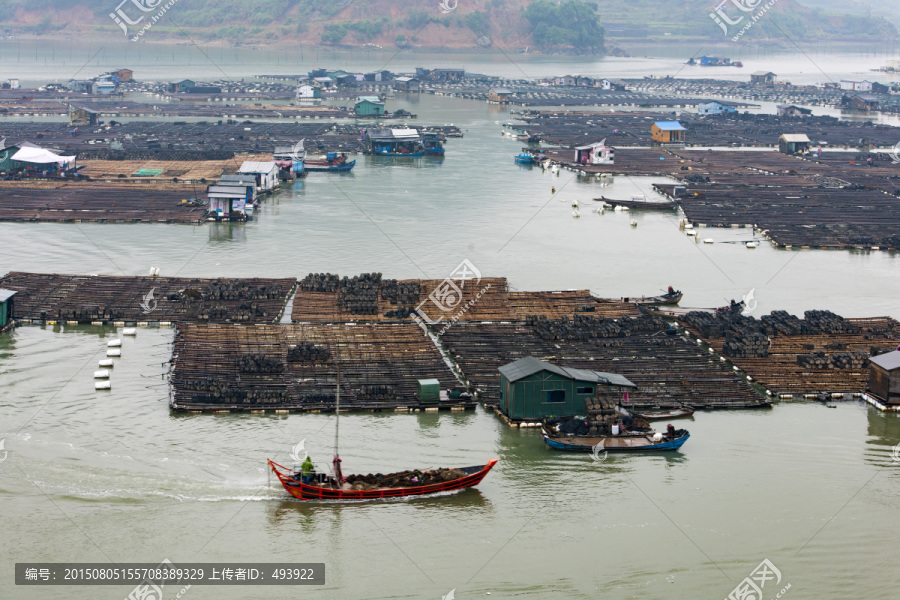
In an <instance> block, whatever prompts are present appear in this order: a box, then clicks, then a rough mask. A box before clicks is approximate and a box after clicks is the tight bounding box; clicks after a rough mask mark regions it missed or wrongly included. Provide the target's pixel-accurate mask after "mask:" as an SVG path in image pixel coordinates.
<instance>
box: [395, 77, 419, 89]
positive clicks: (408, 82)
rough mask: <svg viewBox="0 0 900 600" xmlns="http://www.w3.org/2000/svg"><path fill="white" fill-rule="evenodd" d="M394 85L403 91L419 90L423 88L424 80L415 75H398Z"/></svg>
mask: <svg viewBox="0 0 900 600" xmlns="http://www.w3.org/2000/svg"><path fill="white" fill-rule="evenodd" d="M393 86H394V89H395V90H397V91H401V92H418V91H419V90H420V89H421V88H422V82H421V81H420V80H419V79H417V78H415V77H397V78H396V79H394V83H393Z"/></svg>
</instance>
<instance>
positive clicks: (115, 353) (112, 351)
mask: <svg viewBox="0 0 900 600" xmlns="http://www.w3.org/2000/svg"><path fill="white" fill-rule="evenodd" d="M106 355H107V356H122V351H121V350H119V349H118V348H110V349H109V350H107V351H106Z"/></svg>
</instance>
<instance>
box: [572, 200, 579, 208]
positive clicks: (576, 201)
mask: <svg viewBox="0 0 900 600" xmlns="http://www.w3.org/2000/svg"><path fill="white" fill-rule="evenodd" d="M572 208H578V200H572Z"/></svg>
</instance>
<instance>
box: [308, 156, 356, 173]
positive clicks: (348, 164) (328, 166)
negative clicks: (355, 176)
mask: <svg viewBox="0 0 900 600" xmlns="http://www.w3.org/2000/svg"><path fill="white" fill-rule="evenodd" d="M303 166H304V169H305V170H306V171H349V170H350V169H352V168H353V167H354V166H356V161H355V160H352V161H348V160H347V155H346V154H338V153H337V152H329V153H328V154H326V155H325V158H324V159H321V158H320V159H313V158H307V159H306V160H305V161H304V165H303Z"/></svg>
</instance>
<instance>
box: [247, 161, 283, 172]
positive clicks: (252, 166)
mask: <svg viewBox="0 0 900 600" xmlns="http://www.w3.org/2000/svg"><path fill="white" fill-rule="evenodd" d="M277 168H278V165H276V164H275V163H274V162H272V161H269V162H261V161H253V160H248V161H246V162H245V163H244V164H242V165H241V168H240V169H238V173H270V172H271V171H272V169H277Z"/></svg>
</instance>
